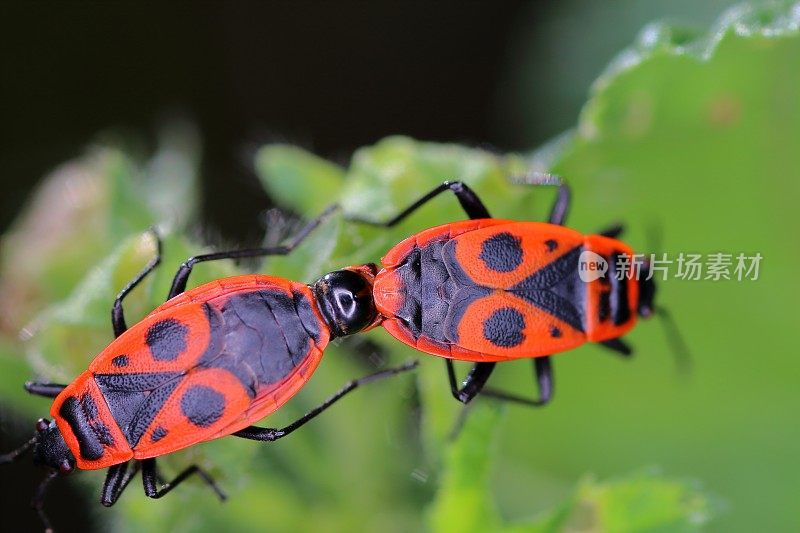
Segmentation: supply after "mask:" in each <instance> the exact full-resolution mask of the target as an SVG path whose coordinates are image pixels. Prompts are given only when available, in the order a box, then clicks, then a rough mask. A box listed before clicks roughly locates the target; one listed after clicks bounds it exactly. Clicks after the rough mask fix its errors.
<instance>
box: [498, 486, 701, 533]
mask: <svg viewBox="0 0 800 533" xmlns="http://www.w3.org/2000/svg"><path fill="white" fill-rule="evenodd" d="M696 485H697V484H696V483H694V482H690V481H681V480H677V479H671V478H666V477H664V476H661V475H658V474H656V473H654V472H640V473H635V474H631V475H628V476H624V477H621V478H617V479H612V480H609V481H605V482H598V481H596V480H594V479H593V478H587V479H584V480H583V481H582V482H581V483H580V485H579V486H578V489H577V491H576V492H575V494H574V496H573V497H572V498H570V499H569V500H568V501H567V502H566V503H565V504H564V505H562V506H560V507H559V508H557V509H555V510H553V511H551V512H549V513H546V514H545V515H544V516H541V517H539V518H538V519H537V520H535V521H534V522H532V523H530V524H528V525H523V524H520V525H516V526H512V527H510V528H508V529H507V531H509V532H511V531H513V532H518V533H521V532H523V531H527V532H531V533H533V532H542V533H545V532H556V531H613V532H619V533H622V532H648V533H656V532H663V533H667V532H674V533H679V532H692V531H701V530H702V528H703V525H705V524H706V523H707V522H708V520H709V518H710V515H711V514H712V511H713V510H714V507H715V505H714V503H713V501H712V499H711V498H709V497H708V496H707V495H706V494H705V493H703V492H702V491H701V490H700V489H699V488H698V487H697V486H696Z"/></svg>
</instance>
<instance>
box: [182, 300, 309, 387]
mask: <svg viewBox="0 0 800 533" xmlns="http://www.w3.org/2000/svg"><path fill="white" fill-rule="evenodd" d="M205 310H206V316H207V317H208V320H209V323H210V326H211V342H210V343H209V346H208V348H207V349H206V351H205V353H203V355H202V356H201V357H200V360H199V362H198V366H200V367H204V368H224V369H225V370H227V371H229V372H231V373H232V374H234V375H235V376H236V377H237V378H238V379H239V381H240V382H241V383H242V385H243V386H244V387H245V389H246V391H247V393H248V394H249V395H250V397H251V398H253V397H255V396H256V394H257V392H258V389H259V387H260V386H262V385H269V384H272V383H277V382H279V381H281V380H282V379H283V378H285V377H286V376H288V375H289V374H290V373H291V372H292V371H294V369H295V368H296V367H297V366H298V365H299V364H300V363H302V362H303V360H305V358H306V357H307V356H308V354H309V352H310V349H311V347H312V346H313V343H314V342H316V341H315V340H314V339H315V338H316V339H318V338H319V335H320V322H319V318H317V315H316V314H315V313H314V311H313V309H312V307H311V303H310V302H309V300H308V298H306V297H305V296H304V295H303V294H300V293H295V294H293V297H290V296H289V295H287V294H286V293H285V292H283V291H280V290H260V291H253V292H247V293H238V294H235V295H233V296H230V297H228V298H226V299H222V300H219V301H213V304H212V303H211V302H209V303H206V304H205Z"/></svg>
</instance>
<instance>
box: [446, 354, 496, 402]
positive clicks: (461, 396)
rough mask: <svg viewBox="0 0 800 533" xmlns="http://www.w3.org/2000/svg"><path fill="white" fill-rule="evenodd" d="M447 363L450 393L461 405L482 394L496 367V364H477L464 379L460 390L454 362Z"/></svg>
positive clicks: (448, 361)
mask: <svg viewBox="0 0 800 533" xmlns="http://www.w3.org/2000/svg"><path fill="white" fill-rule="evenodd" d="M445 363H446V365H447V377H448V378H449V380H450V391H451V392H452V393H453V398H455V399H456V400H458V401H459V402H461V403H469V402H470V401H471V400H472V399H473V398H474V397H475V396H477V395H478V393H479V392H481V390H482V389H483V386H484V385H485V384H486V380H487V379H489V376H490V375H491V374H492V370H494V365H495V363H475V366H473V367H472V370H470V371H469V374H467V377H466V378H464V381H463V383H462V387H461V388H460V389H459V388H458V382H457V379H456V370H455V368H454V366H453V361H452V360H450V359H445Z"/></svg>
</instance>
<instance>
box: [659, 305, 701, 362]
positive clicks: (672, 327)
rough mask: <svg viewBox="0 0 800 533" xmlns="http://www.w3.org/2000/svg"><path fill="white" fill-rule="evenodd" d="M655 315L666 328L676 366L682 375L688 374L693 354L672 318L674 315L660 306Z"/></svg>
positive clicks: (665, 331)
mask: <svg viewBox="0 0 800 533" xmlns="http://www.w3.org/2000/svg"><path fill="white" fill-rule="evenodd" d="M655 315H656V316H657V317H658V318H659V319H660V322H661V324H662V326H663V327H664V333H665V335H666V337H667V343H668V344H669V347H670V350H671V351H672V353H673V354H674V355H675V365H676V366H677V367H678V371H679V372H680V373H682V374H686V373H688V372H689V371H690V370H691V367H692V354H691V352H690V351H689V345H688V344H686V339H684V338H683V335H681V332H680V329H678V324H677V323H676V322H675V319H674V318H672V313H670V312H669V311H667V310H666V309H665V308H663V307H660V306H659V307H657V308H656V313H655Z"/></svg>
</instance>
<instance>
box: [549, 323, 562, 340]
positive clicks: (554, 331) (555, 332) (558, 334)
mask: <svg viewBox="0 0 800 533" xmlns="http://www.w3.org/2000/svg"><path fill="white" fill-rule="evenodd" d="M550 336H551V337H553V338H554V339H557V338H559V337H561V330H560V329H558V328H557V327H556V326H550Z"/></svg>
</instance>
